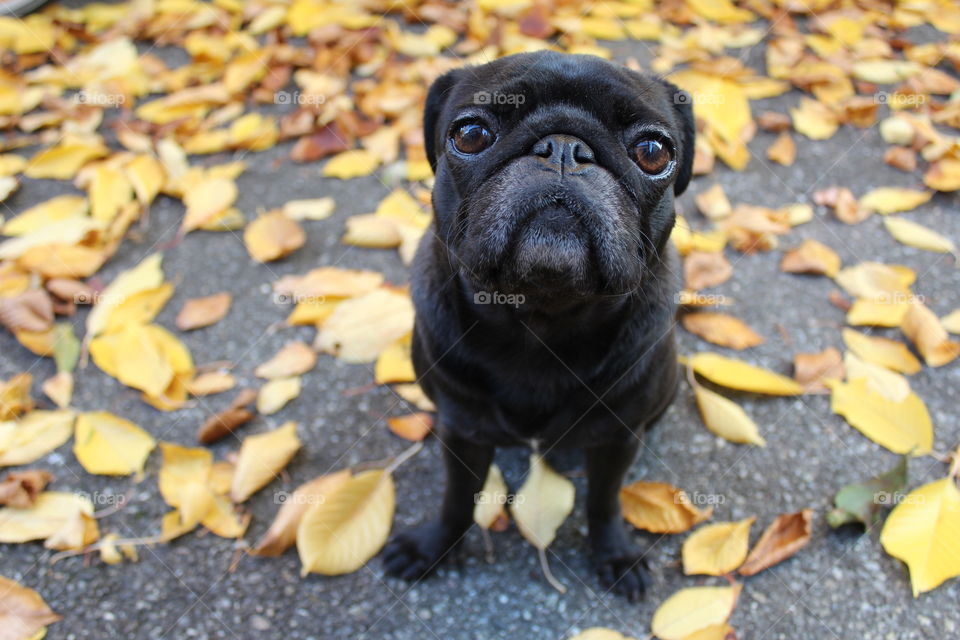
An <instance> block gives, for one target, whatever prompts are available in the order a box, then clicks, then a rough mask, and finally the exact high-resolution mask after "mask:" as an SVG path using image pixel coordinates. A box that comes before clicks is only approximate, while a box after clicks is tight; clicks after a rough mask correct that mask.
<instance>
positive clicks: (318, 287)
mask: <svg viewBox="0 0 960 640" xmlns="http://www.w3.org/2000/svg"><path fill="white" fill-rule="evenodd" d="M381 284H383V275H382V274H380V273H377V272H376V271H364V270H359V269H341V268H339V267H320V268H318V269H314V270H313V271H310V272H309V273H307V274H306V275H302V276H285V277H283V278H280V279H279V280H277V282H276V283H274V285H273V289H274V291H275V292H276V293H277V295H278V297H282V298H286V301H287V302H301V301H303V300H308V299H312V300H314V301H316V302H323V299H324V298H327V297H338V298H341V297H342V298H348V297H354V296H360V295H363V294H365V293H370V292H372V291H374V290H375V289H376V288H377V287H379V286H380V285H381Z"/></svg>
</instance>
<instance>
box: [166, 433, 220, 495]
mask: <svg viewBox="0 0 960 640" xmlns="http://www.w3.org/2000/svg"><path fill="white" fill-rule="evenodd" d="M160 451H161V452H162V453H163V464H162V465H161V467H160V474H159V486H160V495H161V496H163V499H164V501H165V502H166V503H167V504H169V505H170V506H171V507H180V506H181V505H182V504H183V497H184V496H185V495H187V494H188V493H190V490H189V489H188V488H189V487H190V486H192V485H199V486H205V485H206V483H207V478H208V476H209V474H210V469H211V467H212V465H213V454H212V453H210V451H209V449H202V448H199V447H197V448H189V447H181V446H180V445H178V444H173V443H171V442H161V443H160Z"/></svg>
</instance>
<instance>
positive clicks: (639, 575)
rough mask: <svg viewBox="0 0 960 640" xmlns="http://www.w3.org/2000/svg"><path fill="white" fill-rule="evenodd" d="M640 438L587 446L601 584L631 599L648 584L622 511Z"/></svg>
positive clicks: (593, 543) (590, 517) (591, 528)
mask: <svg viewBox="0 0 960 640" xmlns="http://www.w3.org/2000/svg"><path fill="white" fill-rule="evenodd" d="M639 447H640V440H639V438H630V439H629V441H628V442H621V443H617V444H609V445H600V446H596V447H591V448H589V449H587V452H586V453H587V524H588V526H589V538H590V551H591V554H592V556H593V562H594V566H595V567H596V569H597V574H598V575H599V577H600V582H601V584H602V585H603V586H604V587H605V588H607V589H611V590H613V591H616V592H618V593H621V594H623V595H625V596H627V598H629V599H630V600H635V599H637V598H639V597H640V595H641V594H642V593H643V591H644V589H645V588H646V583H647V577H646V567H645V565H644V562H643V559H642V555H641V553H640V551H639V549H638V548H637V547H636V546H635V545H634V544H633V542H631V541H630V539H629V537H628V536H627V532H626V529H625V525H624V523H623V520H622V518H621V514H620V487H621V486H622V484H623V478H624V476H625V475H626V473H627V470H628V469H629V468H630V465H631V464H632V463H633V460H634V458H636V455H637V450H638V449H639Z"/></svg>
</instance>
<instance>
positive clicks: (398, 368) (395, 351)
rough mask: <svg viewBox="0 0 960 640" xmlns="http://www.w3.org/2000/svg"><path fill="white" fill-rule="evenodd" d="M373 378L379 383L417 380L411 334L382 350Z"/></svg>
mask: <svg viewBox="0 0 960 640" xmlns="http://www.w3.org/2000/svg"><path fill="white" fill-rule="evenodd" d="M373 379H374V382H376V383H377V384H390V383H394V382H414V381H416V379H417V374H416V372H415V371H414V369H413V358H412V353H411V343H410V337H409V336H404V337H403V338H401V339H400V340H397V341H396V342H394V343H393V344H391V345H389V346H388V347H387V348H386V349H384V350H383V351H381V352H380V355H379V356H377V364H376V366H375V367H374V373H373Z"/></svg>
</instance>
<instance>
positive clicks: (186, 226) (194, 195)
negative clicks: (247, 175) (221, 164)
mask: <svg viewBox="0 0 960 640" xmlns="http://www.w3.org/2000/svg"><path fill="white" fill-rule="evenodd" d="M237 195H238V191H237V183H236V182H234V181H233V180H231V179H229V178H225V177H221V176H209V177H206V178H204V179H202V180H201V181H200V182H199V183H197V184H195V185H193V186H192V187H191V188H190V189H189V190H188V191H187V192H186V193H185V194H184V195H183V204H184V205H185V206H186V207H187V211H186V213H185V214H184V216H183V223H182V225H181V232H182V233H187V232H189V231H193V230H194V229H199V228H200V227H202V226H204V225H205V224H207V223H208V222H210V220H212V219H213V218H214V217H216V216H217V215H218V214H220V213H222V212H223V211H226V210H227V209H229V208H230V207H231V206H233V203H234V202H236V200H237Z"/></svg>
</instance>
